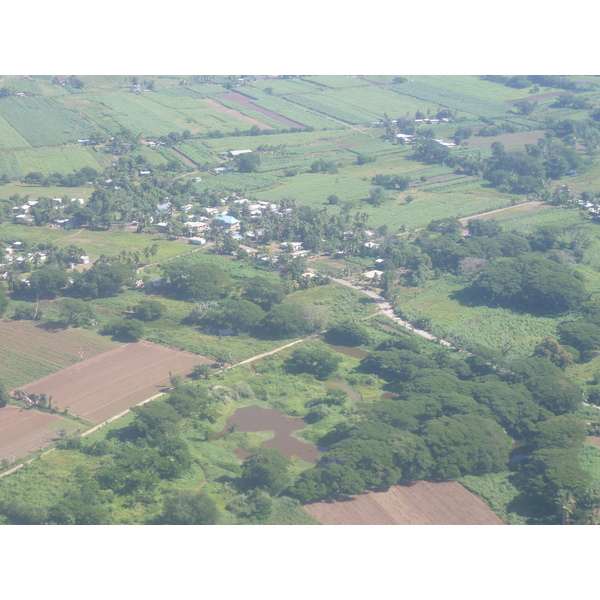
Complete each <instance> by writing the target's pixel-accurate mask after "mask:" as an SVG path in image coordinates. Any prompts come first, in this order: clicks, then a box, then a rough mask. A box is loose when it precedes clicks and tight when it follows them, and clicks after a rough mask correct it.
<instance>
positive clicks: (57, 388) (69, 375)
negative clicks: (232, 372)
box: [25, 341, 212, 423]
mask: <svg viewBox="0 0 600 600" xmlns="http://www.w3.org/2000/svg"><path fill="white" fill-rule="evenodd" d="M211 362H212V361H210V360H209V359H208V358H206V357H204V356H200V355H198V354H192V353H191V352H183V351H181V350H173V349H171V348H165V347H164V346H158V345H157V344H152V343H151V342H145V341H141V342H136V343H135V344H126V345H124V346H121V347H120V348H117V349H115V350H111V351H110V352H105V353H104V354H101V355H99V356H95V357H93V358H90V359H89V360H85V361H83V362H80V363H77V364H74V365H72V366H70V367H68V368H66V369H63V370H62V371H59V372H58V373H54V374H52V375H49V376H48V377H44V378H43V379H38V380H37V381H34V382H33V383H31V384H29V385H27V386H25V390H26V391H27V392H28V393H34V394H41V393H45V394H46V395H47V396H52V402H53V405H54V406H56V407H57V408H59V409H64V408H66V407H68V408H69V411H70V412H71V413H72V414H74V415H77V416H80V417H83V418H85V419H87V420H89V421H92V422H93V423H100V422H102V421H104V420H105V419H108V418H109V417H112V416H114V415H116V414H119V413H120V412H122V411H124V410H125V409H127V408H130V407H131V406H134V405H135V404H138V403H139V402H141V401H142V400H146V399H147V398H150V397H151V396H154V395H156V394H158V393H160V391H161V390H162V389H164V388H165V387H169V379H170V375H169V373H171V374H172V375H187V374H189V373H190V372H191V371H192V369H193V367H194V366H195V365H197V364H198V363H206V364H209V363H211Z"/></svg>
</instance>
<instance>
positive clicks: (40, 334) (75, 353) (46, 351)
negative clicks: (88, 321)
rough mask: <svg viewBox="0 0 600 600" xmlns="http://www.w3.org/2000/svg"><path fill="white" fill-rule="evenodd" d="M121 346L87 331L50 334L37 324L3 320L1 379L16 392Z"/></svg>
mask: <svg viewBox="0 0 600 600" xmlns="http://www.w3.org/2000/svg"><path fill="white" fill-rule="evenodd" d="M119 345H120V344H118V343H117V342H112V341H111V340H110V339H108V338H105V337H102V336H100V335H98V334H97V333H95V332H93V331H88V330H85V329H56V330H52V331H49V330H47V329H44V328H43V327H42V326H41V325H39V324H36V323H34V322H33V321H0V361H1V363H0V364H1V365H2V367H1V369H0V377H2V379H4V380H5V382H6V385H7V387H8V388H9V389H16V388H18V387H20V386H22V385H24V384H26V383H29V382H30V381H35V380H36V379H39V378H41V377H45V376H46V375H50V374H51V373H54V372H56V371H58V370H60V369H64V368H65V367H68V366H69V365H72V364H73V363H74V362H77V361H81V360H84V359H88V358H91V357H92V356H96V355H98V354H101V353H103V352H106V351H107V350H112V349H114V348H117V347H119Z"/></svg>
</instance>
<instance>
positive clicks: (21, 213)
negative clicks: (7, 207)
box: [13, 198, 85, 225]
mask: <svg viewBox="0 0 600 600" xmlns="http://www.w3.org/2000/svg"><path fill="white" fill-rule="evenodd" d="M52 200H53V201H54V208H55V209H56V210H59V209H60V208H61V207H62V206H64V204H63V199H62V198H52ZM71 202H79V204H81V205H83V204H84V202H85V200H84V199H83V198H71ZM38 204H39V200H28V201H27V203H26V204H22V205H21V206H13V213H15V214H14V215H13V221H14V222H15V223H31V222H33V220H34V219H33V217H32V216H31V215H30V214H29V210H30V209H31V208H33V207H34V206H37V205H38ZM68 222H69V219H54V220H53V223H55V224H57V225H64V224H65V223H68Z"/></svg>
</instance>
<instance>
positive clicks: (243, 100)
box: [221, 92, 304, 129]
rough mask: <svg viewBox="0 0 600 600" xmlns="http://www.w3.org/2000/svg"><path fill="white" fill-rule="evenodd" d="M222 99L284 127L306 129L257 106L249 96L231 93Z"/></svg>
mask: <svg viewBox="0 0 600 600" xmlns="http://www.w3.org/2000/svg"><path fill="white" fill-rule="evenodd" d="M221 98H222V99H223V100H226V101H229V102H235V103H236V104H239V105H240V106H243V107H244V108H246V109H249V110H251V111H253V112H258V113H260V114H262V115H265V116H266V117H268V118H269V119H270V120H271V121H276V122H278V123H282V124H283V125H287V126H288V127H296V128H298V129H303V128H304V126H303V125H301V124H300V123H296V122H295V121H292V120H290V119H287V118H286V117H282V116H281V115H278V114H277V113H275V112H273V111H271V110H267V109H266V108H261V107H260V106H257V105H256V104H255V103H254V102H252V100H251V99H250V98H249V97H248V96H244V95H243V94H238V93H237V92H229V93H228V94H224V95H223V96H221Z"/></svg>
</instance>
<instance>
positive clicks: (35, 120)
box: [0, 98, 95, 147]
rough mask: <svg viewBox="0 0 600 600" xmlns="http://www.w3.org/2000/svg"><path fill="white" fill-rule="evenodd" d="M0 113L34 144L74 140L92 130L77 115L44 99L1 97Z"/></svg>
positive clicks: (86, 122)
mask: <svg viewBox="0 0 600 600" xmlns="http://www.w3.org/2000/svg"><path fill="white" fill-rule="evenodd" d="M0 116H2V117H4V119H6V121H7V122H8V123H9V124H10V125H11V126H12V127H13V128H14V129H15V130H16V131H17V132H18V133H19V134H20V135H22V136H23V137H24V138H25V139H26V140H27V141H28V142H29V143H30V144H31V145H32V146H37V147H39V146H58V145H61V144H66V143H69V142H74V141H75V140H77V139H81V138H85V137H88V136H89V135H90V134H91V133H92V131H93V130H94V129H95V128H94V126H93V125H91V124H90V123H89V122H88V121H87V120H85V119H84V118H83V117H81V116H80V115H78V114H76V113H75V112H73V111H70V110H68V109H66V108H62V107H58V106H56V105H55V104H54V103H52V102H51V101H49V100H46V99H44V98H4V99H2V101H1V102H0Z"/></svg>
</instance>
